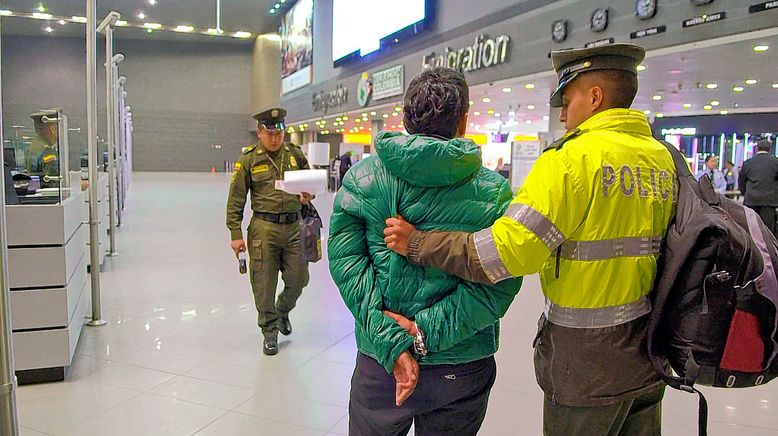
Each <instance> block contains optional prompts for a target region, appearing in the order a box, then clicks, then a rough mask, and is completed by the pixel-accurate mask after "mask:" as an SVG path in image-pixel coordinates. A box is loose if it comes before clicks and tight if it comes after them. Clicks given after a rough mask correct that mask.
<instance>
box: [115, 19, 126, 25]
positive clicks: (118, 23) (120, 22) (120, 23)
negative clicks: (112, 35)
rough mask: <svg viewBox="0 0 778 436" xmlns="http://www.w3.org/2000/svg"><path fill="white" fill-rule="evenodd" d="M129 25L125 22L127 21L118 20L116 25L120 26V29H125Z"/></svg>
mask: <svg viewBox="0 0 778 436" xmlns="http://www.w3.org/2000/svg"><path fill="white" fill-rule="evenodd" d="M127 24H128V23H127V21H125V20H116V25H117V26H119V27H124V26H126V25H127Z"/></svg>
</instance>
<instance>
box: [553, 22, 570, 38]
mask: <svg viewBox="0 0 778 436" xmlns="http://www.w3.org/2000/svg"><path fill="white" fill-rule="evenodd" d="M551 38H552V39H553V40H554V42H562V41H564V40H566V39H567V20H557V21H554V24H553V25H551Z"/></svg>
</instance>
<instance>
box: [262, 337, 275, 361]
mask: <svg viewBox="0 0 778 436" xmlns="http://www.w3.org/2000/svg"><path fill="white" fill-rule="evenodd" d="M262 352H263V353H265V355H267V356H275V355H276V354H278V336H265V341H264V342H263V344H262Z"/></svg>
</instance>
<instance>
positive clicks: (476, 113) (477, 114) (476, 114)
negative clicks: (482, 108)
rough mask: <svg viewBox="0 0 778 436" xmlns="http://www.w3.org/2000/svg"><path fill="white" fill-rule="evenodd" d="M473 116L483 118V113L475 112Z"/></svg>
mask: <svg viewBox="0 0 778 436" xmlns="http://www.w3.org/2000/svg"><path fill="white" fill-rule="evenodd" d="M473 115H474V116H476V117H478V116H481V112H478V111H475V112H473Z"/></svg>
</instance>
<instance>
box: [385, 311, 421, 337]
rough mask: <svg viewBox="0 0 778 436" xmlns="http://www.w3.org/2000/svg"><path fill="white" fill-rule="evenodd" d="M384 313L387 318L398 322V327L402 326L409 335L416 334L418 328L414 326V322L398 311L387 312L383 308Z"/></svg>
mask: <svg viewBox="0 0 778 436" xmlns="http://www.w3.org/2000/svg"><path fill="white" fill-rule="evenodd" d="M384 315H386V316H388V317H389V318H392V319H393V320H394V322H396V323H397V324H399V325H400V327H402V328H404V329H405V331H407V332H408V334H409V335H411V336H416V333H418V329H417V328H416V323H414V322H413V321H411V320H409V319H408V318H406V317H404V316H402V315H400V314H399V313H394V312H389V311H388V310H384Z"/></svg>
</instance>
